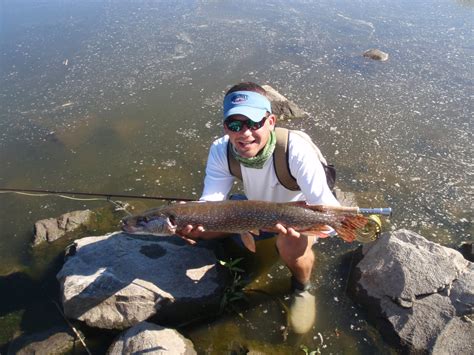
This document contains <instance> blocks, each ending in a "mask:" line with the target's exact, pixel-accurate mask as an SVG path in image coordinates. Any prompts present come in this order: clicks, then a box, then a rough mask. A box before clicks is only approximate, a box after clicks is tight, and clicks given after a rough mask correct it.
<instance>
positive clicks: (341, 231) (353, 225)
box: [334, 215, 368, 243]
mask: <svg viewBox="0 0 474 355" xmlns="http://www.w3.org/2000/svg"><path fill="white" fill-rule="evenodd" d="M367 222H368V218H367V217H365V216H361V215H347V216H344V219H343V220H342V221H341V223H340V225H339V226H337V227H334V229H335V230H336V232H337V234H338V235H339V236H340V237H341V238H342V239H343V240H344V241H346V242H349V243H351V242H353V241H354V240H356V238H357V229H361V228H364V227H365V225H366V224H367Z"/></svg>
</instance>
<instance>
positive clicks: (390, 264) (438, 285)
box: [349, 230, 474, 354]
mask: <svg viewBox="0 0 474 355" xmlns="http://www.w3.org/2000/svg"><path fill="white" fill-rule="evenodd" d="M360 251H361V255H360V257H361V260H360V261H359V262H358V263H357V265H356V267H355V268H353V272H352V274H351V279H350V287H349V290H350V292H351V294H352V296H353V297H354V298H355V300H356V301H357V302H358V303H360V304H362V305H364V306H365V307H367V308H368V310H369V314H370V315H371V316H372V318H373V319H374V320H375V321H376V322H377V325H378V327H379V329H380V330H381V331H382V335H384V336H385V338H386V339H387V340H389V341H390V342H392V343H395V344H396V345H398V346H400V347H402V348H403V349H404V351H406V352H408V353H427V352H430V353H433V354H472V353H474V345H473V342H472V339H473V335H474V324H473V322H472V314H473V305H474V264H473V263H471V262H469V261H468V260H466V259H464V258H463V256H462V255H461V253H459V252H457V251H456V250H454V249H450V248H446V247H443V246H441V245H439V244H436V243H433V242H430V241H428V240H427V239H425V238H423V237H422V236H420V235H418V234H416V233H414V232H411V231H408V230H399V231H396V232H393V233H386V234H383V235H382V236H381V237H380V239H379V240H377V241H376V242H374V243H370V244H367V245H365V246H364V247H363V248H362V249H361V250H360Z"/></svg>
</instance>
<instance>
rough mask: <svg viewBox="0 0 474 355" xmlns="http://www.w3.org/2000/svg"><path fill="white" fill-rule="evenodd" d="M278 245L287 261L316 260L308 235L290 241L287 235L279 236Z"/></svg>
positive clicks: (279, 251)
mask: <svg viewBox="0 0 474 355" xmlns="http://www.w3.org/2000/svg"><path fill="white" fill-rule="evenodd" d="M276 247H277V249H278V253H279V254H280V257H281V258H282V259H283V261H285V262H296V261H297V260H303V259H304V260H308V261H309V260H314V254H313V251H312V250H311V246H310V245H309V243H308V238H307V237H306V236H301V237H300V238H297V239H296V240H291V241H289V240H288V238H287V237H284V236H283V237H282V236H278V237H277V240H276Z"/></svg>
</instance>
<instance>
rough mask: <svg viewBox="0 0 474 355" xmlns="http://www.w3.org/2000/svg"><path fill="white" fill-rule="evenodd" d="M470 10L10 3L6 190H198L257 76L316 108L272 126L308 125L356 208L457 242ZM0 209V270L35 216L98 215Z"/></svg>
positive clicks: (18, 200)
mask: <svg viewBox="0 0 474 355" xmlns="http://www.w3.org/2000/svg"><path fill="white" fill-rule="evenodd" d="M472 4H473V2H472V1H461V0H456V1H451V0H438V1H436V6H433V2H431V1H425V0H420V1H416V2H411V1H401V2H390V1H385V0H378V1H362V4H361V3H360V2H358V3H353V2H351V1H345V0H341V1H338V2H336V3H334V2H329V1H322V2H317V3H314V2H308V1H303V0H301V1H293V2H291V3H288V2H286V1H278V0H275V1H271V2H266V3H261V2H259V1H248V2H247V6H241V4H240V3H232V2H227V1H197V2H188V1H177V2H173V3H169V4H168V3H166V2H164V3H163V2H161V3H156V2H133V3H128V2H109V1H102V2H75V1H72V0H66V1H64V0H62V1H58V0H48V1H44V2H41V3H37V2H33V1H28V0H25V1H23V2H10V3H5V2H4V3H2V5H0V17H1V18H0V23H1V28H0V32H1V36H0V48H1V49H0V55H1V58H2V59H1V62H0V79H1V82H2V85H1V87H0V131H1V132H2V133H1V135H0V164H1V166H2V174H1V176H0V185H1V186H2V187H15V186H16V187H24V188H58V189H65V190H71V189H76V190H84V191H90V190H94V191H99V192H109V193H113V192H117V193H121V192H133V193H147V194H149V195H167V196H173V195H178V196H186V197H196V198H197V197H198V196H199V193H200V190H201V186H202V179H203V175H204V171H203V168H204V164H205V161H206V157H207V150H208V146H209V143H210V142H211V141H212V139H213V138H215V137H217V136H219V135H220V134H221V133H222V129H221V125H220V122H221V121H220V119H221V118H220V102H221V100H222V95H223V92H224V90H225V89H226V88H228V87H230V86H231V85H232V84H234V83H235V82H237V81H240V80H254V81H257V82H259V83H262V84H265V83H269V84H271V85H272V86H274V87H275V88H277V89H278V90H279V91H281V92H282V93H283V94H285V95H286V96H288V97H289V98H290V99H292V100H293V101H295V102H296V103H298V104H299V105H300V106H301V107H303V108H304V109H305V111H307V112H310V113H311V117H310V118H309V119H307V120H304V121H292V122H283V123H282V125H285V126H288V127H293V128H299V129H303V130H305V131H307V132H308V133H310V135H311V136H312V137H313V138H314V139H315V141H316V142H317V144H318V145H319V146H320V148H321V149H322V151H323V152H324V154H325V155H326V156H327V158H328V159H329V160H330V161H331V162H333V163H334V164H335V165H336V166H337V169H338V184H339V187H341V188H342V189H343V190H348V191H353V192H355V193H356V195H357V198H358V202H359V204H360V205H364V206H369V205H383V206H390V207H392V208H393V209H394V216H393V218H392V220H391V227H392V228H394V229H395V228H397V229H398V228H409V229H412V230H414V231H416V232H420V233H421V234H423V235H424V236H426V237H427V238H429V239H431V240H434V241H437V242H441V243H444V244H449V245H454V244H457V243H459V242H460V241H461V240H465V239H467V238H468V237H469V236H470V235H472V231H473V230H472V226H471V224H470V220H471V210H472V206H471V202H470V196H471V195H472V192H473V191H472V185H473V181H472V176H473V169H472V155H473V151H472V143H471V142H472V124H471V117H472V111H473V110H472V103H471V101H470V94H471V92H472V70H471V69H472V68H471V66H472V65H471V64H470V62H469V60H468V58H470V57H471V56H472V53H473V48H472V45H471V44H470V42H469V41H468V39H469V38H470V34H471V26H470V24H472ZM361 5H362V6H361ZM369 48H379V49H381V50H383V51H384V52H387V53H389V56H390V57H389V60H388V61H387V62H384V63H380V62H374V61H371V60H368V59H366V58H363V57H362V55H361V54H362V53H363V52H364V51H365V50H367V49H369ZM0 203H1V205H2V207H3V210H2V217H1V224H2V232H1V235H0V258H1V259H2V260H3V261H7V262H8V266H2V268H5V270H8V269H10V270H14V269H21V268H23V264H25V263H27V262H28V259H29V257H30V256H29V254H28V253H27V252H26V250H28V246H29V243H30V241H31V226H32V225H33V223H34V222H35V221H36V220H38V219H41V218H47V217H51V216H57V215H60V214H62V213H64V212H65V211H67V210H72V209H83V208H86V207H88V208H93V207H95V206H91V205H90V204H88V203H87V204H86V203H78V202H65V201H61V200H58V199H54V198H50V199H47V200H38V199H31V198H26V197H14V198H11V196H6V195H0ZM334 248H335V249H334V250H333V249H331V248H328V249H329V250H328V251H326V252H334V254H335V255H341V254H342V253H343V252H345V251H347V250H348V249H350V248H351V246H343V245H342V246H338V247H337V248H336V247H334ZM336 260H337V258H334V259H333V260H331V259H328V260H326V262H327V263H328V264H329V265H333V266H334V265H337V261H336ZM336 282H339V280H336ZM326 291H327V292H328V294H330V291H329V290H326V289H323V292H326ZM338 297H339V299H342V298H343V297H344V295H343V292H342V291H341V292H340V294H339V295H338ZM328 299H332V298H331V297H328ZM337 306H338V305H334V307H337ZM350 307H351V306H350V305H347V307H346V308H344V307H342V308H343V309H345V310H347V309H350ZM338 317H343V316H342V315H341V314H338ZM346 326H348V325H347V324H346ZM327 329H329V328H327ZM328 332H329V330H328ZM349 332H350V330H349ZM323 335H325V334H323ZM308 345H309V343H308Z"/></svg>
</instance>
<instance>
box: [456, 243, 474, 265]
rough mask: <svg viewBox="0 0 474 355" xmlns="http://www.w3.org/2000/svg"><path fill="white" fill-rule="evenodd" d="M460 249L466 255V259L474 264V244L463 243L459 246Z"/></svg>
mask: <svg viewBox="0 0 474 355" xmlns="http://www.w3.org/2000/svg"><path fill="white" fill-rule="evenodd" d="M459 249H460V251H461V253H462V255H464V257H465V258H466V259H467V260H469V261H473V262H474V243H473V242H463V243H461V245H460V246H459Z"/></svg>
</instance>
